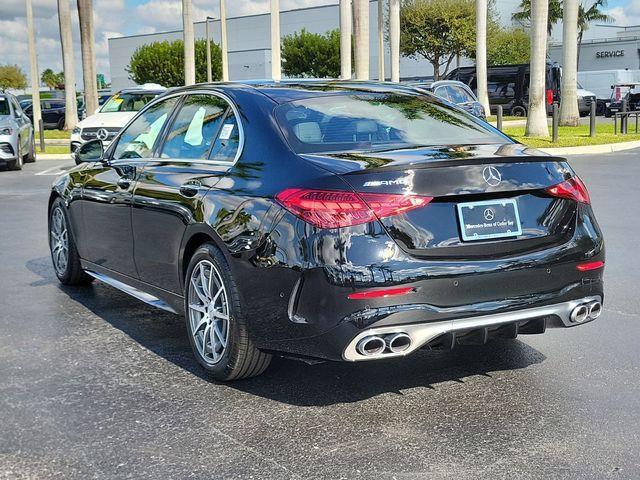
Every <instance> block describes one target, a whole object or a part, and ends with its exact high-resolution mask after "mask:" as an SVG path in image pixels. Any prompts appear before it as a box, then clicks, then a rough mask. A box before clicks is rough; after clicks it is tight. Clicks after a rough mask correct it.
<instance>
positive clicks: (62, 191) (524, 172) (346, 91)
mask: <svg viewBox="0 0 640 480" xmlns="http://www.w3.org/2000/svg"><path fill="white" fill-rule="evenodd" d="M76 155H77V159H78V160H79V161H80V162H81V163H80V165H78V166H77V167H75V168H74V169H72V170H70V171H69V172H68V173H65V174H64V175H63V176H61V177H60V178H58V179H57V180H56V182H55V183H54V186H53V189H52V192H51V197H50V201H49V206H48V208H49V239H50V246H51V252H52V259H53V265H54V268H55V272H56V274H57V276H58V278H59V279H60V281H61V282H62V283H64V284H67V285H76V284H88V283H89V282H91V281H92V280H93V279H94V278H97V279H98V280H100V281H102V282H106V283H108V284H110V285H112V286H113V287H115V288H118V289H121V290H123V291H125V292H127V293H129V294H131V295H133V296H134V297H137V298H138V299H140V300H143V301H145V302H148V303H150V304H152V305H155V306H157V307H159V308H163V309H165V310H169V311H171V312H175V313H177V314H180V315H184V317H185V320H186V321H185V324H186V328H187V332H188V336H189V339H190V342H191V346H192V347H193V352H194V354H195V357H196V359H197V360H198V362H199V363H200V364H201V365H202V366H203V367H204V368H205V369H206V370H207V371H209V372H210V373H211V374H212V376H213V377H214V378H215V379H219V380H232V379H238V378H243V377H249V376H252V375H257V374H259V373H261V372H263V371H264V370H265V369H266V368H267V366H268V364H269V362H270V359H271V357H272V356H273V355H286V356H288V357H298V358H301V359H306V360H315V359H321V360H322V359H324V360H346V361H352V362H357V361H365V360H378V359H386V358H392V357H399V356H405V355H409V354H411V353H412V352H415V351H416V350H417V349H420V348H436V347H439V348H452V347H454V346H455V345H457V344H467V343H480V344H484V343H486V342H487V341H488V340H489V339H491V338H492V337H502V338H515V337H516V336H517V335H518V334H533V333H543V332H544V331H545V329H546V328H548V327H572V326H576V325H580V324H583V323H586V322H589V321H591V320H594V319H596V318H597V317H598V316H599V315H600V313H601V310H602V302H603V267H604V242H603V238H602V234H601V232H600V228H599V227H598V224H597V222H596V219H595V217H594V214H593V211H592V209H591V206H590V200H589V194H588V192H587V189H586V188H585V186H584V184H583V183H582V181H581V180H580V178H578V176H577V175H576V174H575V173H574V171H573V170H572V169H571V167H570V166H569V165H568V163H567V161H566V160H565V159H563V158H558V157H553V156H548V155H545V154H543V153H541V152H538V151H536V150H533V149H530V148H527V147H525V146H523V145H520V144H518V143H515V142H514V141H513V140H511V139H510V138H508V137H506V136H505V135H503V134H502V133H500V132H499V131H497V130H496V129H494V128H493V127H491V126H490V125H488V124H487V123H485V122H483V121H481V120H478V119H476V118H474V117H473V116H471V115H468V114H467V113H465V112H463V111H461V110H459V109H456V108H454V107H452V106H450V104H448V103H444V102H442V101H441V100H439V99H437V98H436V97H434V96H432V95H424V94H421V93H420V92H418V91H416V90H415V89H413V88H411V87H403V86H399V85H398V86H393V85H389V84H382V83H380V84H378V83H359V82H339V81H335V82H334V81H327V82H306V83H305V82H298V83H294V82H291V83H287V82H282V83H277V84H274V83H263V84H259V83H255V84H250V85H248V84H206V85H204V84H203V85H196V86H192V87H186V88H179V89H174V90H171V91H170V92H167V93H166V94H164V95H162V96H160V97H158V98H157V99H155V100H154V101H152V102H151V103H149V104H148V105H147V106H146V107H145V108H144V109H143V110H141V111H140V112H139V113H138V114H137V115H136V116H135V117H134V118H133V119H132V120H131V121H130V123H129V124H128V125H127V126H126V127H125V128H124V129H123V130H122V131H121V132H120V133H119V134H118V136H117V137H116V138H115V139H114V140H113V141H112V143H111V144H110V145H109V147H108V149H106V151H104V149H103V146H102V144H101V142H100V140H94V141H90V142H88V143H86V144H84V145H83V146H82V147H81V148H80V149H79V150H78V151H77V152H76Z"/></svg>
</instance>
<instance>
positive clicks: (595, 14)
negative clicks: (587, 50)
mask: <svg viewBox="0 0 640 480" xmlns="http://www.w3.org/2000/svg"><path fill="white" fill-rule="evenodd" d="M606 7H607V0H596V1H595V2H594V3H592V4H591V6H590V7H589V8H585V6H584V5H583V4H580V5H579V6H578V66H579V65H580V47H582V36H583V35H584V32H586V31H587V30H589V25H590V24H591V23H593V22H601V23H610V22H612V21H613V17H612V16H611V15H607V14H606V13H604V12H603V11H602V10H601V8H606Z"/></svg>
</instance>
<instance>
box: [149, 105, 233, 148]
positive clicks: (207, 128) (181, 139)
mask: <svg viewBox="0 0 640 480" xmlns="http://www.w3.org/2000/svg"><path fill="white" fill-rule="evenodd" d="M228 109H229V105H228V104H227V102H225V101H224V100H223V99H221V98H219V97H216V96H214V95H188V96H187V97H186V99H185V102H184V104H183V105H182V107H181V108H180V111H179V112H178V115H177V116H176V118H175V120H174V122H173V125H171V128H170V130H169V133H168V135H167V138H166V140H165V144H164V148H163V149H162V155H161V156H162V158H192V159H206V158H209V153H210V151H211V147H212V145H213V143H214V142H216V141H217V140H216V139H217V138H219V137H220V136H221V135H222V134H225V132H226V131H227V130H228V128H226V127H225V126H224V125H223V122H224V119H225V116H226V114H227V110H228ZM224 123H226V122H224Z"/></svg>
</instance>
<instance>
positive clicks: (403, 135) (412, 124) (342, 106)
mask: <svg viewBox="0 0 640 480" xmlns="http://www.w3.org/2000/svg"><path fill="white" fill-rule="evenodd" d="M276 118H277V121H278V124H279V125H280V128H281V129H282V130H283V132H284V134H285V136H286V137H287V140H288V141H289V143H290V144H291V146H292V148H293V149H294V151H295V152H297V153H318V152H330V151H344V150H366V149H379V148H387V147H388V148H402V147H406V146H419V145H430V146H433V145H462V144H464V145H475V144H487V143H511V141H510V140H509V139H508V138H507V137H505V136H503V135H502V134H500V133H499V132H498V131H497V130H495V129H493V128H492V127H491V126H489V125H488V124H486V123H485V122H481V121H480V120H476V119H475V118H473V117H471V116H470V115H468V114H466V113H465V112H462V111H459V110H457V109H454V108H452V107H450V106H447V105H444V104H442V103H440V102H439V101H437V100H435V99H433V98H432V97H430V96H426V95H425V96H423V95H411V94H398V93H364V94H360V93H358V94H353V95H352V94H342V95H340V94H338V95H334V96H322V97H313V98H307V99H303V100H297V101H293V102H290V103H285V104H283V105H280V106H279V107H278V108H277V109H276Z"/></svg>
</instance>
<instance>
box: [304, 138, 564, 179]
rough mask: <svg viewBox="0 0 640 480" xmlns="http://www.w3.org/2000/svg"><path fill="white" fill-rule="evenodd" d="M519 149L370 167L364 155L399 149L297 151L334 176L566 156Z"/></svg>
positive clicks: (554, 159) (384, 154)
mask: <svg viewBox="0 0 640 480" xmlns="http://www.w3.org/2000/svg"><path fill="white" fill-rule="evenodd" d="M521 146H522V147H524V148H523V149H522V150H520V151H518V152H512V154H511V155H491V154H490V155H481V154H480V155H477V156H473V154H470V156H469V157H467V158H453V159H452V158H428V157H426V158H425V160H423V161H419V162H416V161H407V162H402V161H397V160H390V163H388V164H387V165H381V166H371V165H367V161H366V159H367V157H369V158H372V159H374V158H376V157H377V158H378V159H381V158H385V157H386V158H387V159H388V158H389V157H390V156H392V155H393V154H394V152H398V153H400V152H402V151H401V150H396V151H394V152H371V153H370V154H367V153H366V152H357V153H355V152H344V153H342V152H331V153H314V154H300V157H301V158H303V159H305V160H308V161H310V162H312V163H313V164H315V165H317V166H319V167H321V168H323V169H325V170H328V171H330V172H332V173H335V174H338V175H350V174H353V175H357V174H364V173H374V172H388V171H394V170H408V169H427V168H440V167H453V166H462V165H483V164H489V165H499V164H504V163H528V162H531V163H535V162H558V163H567V159H566V158H564V157H559V156H555V155H549V154H547V153H545V152H541V151H540V150H536V149H534V148H527V147H525V146H524V145H521Z"/></svg>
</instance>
